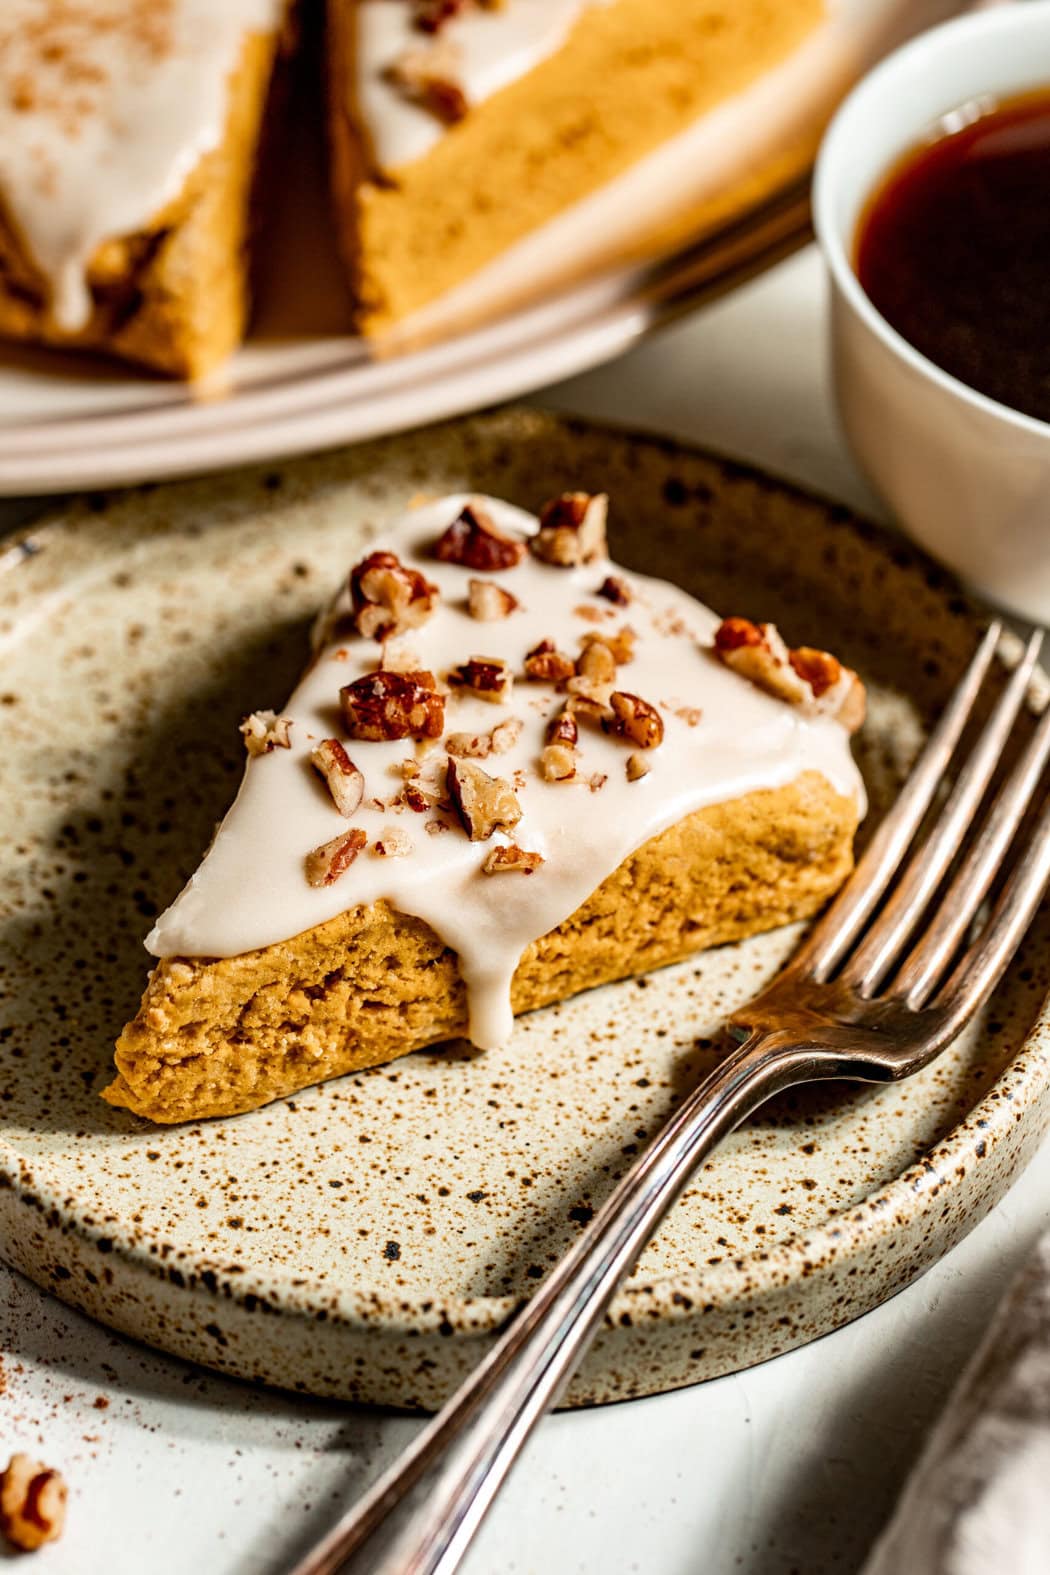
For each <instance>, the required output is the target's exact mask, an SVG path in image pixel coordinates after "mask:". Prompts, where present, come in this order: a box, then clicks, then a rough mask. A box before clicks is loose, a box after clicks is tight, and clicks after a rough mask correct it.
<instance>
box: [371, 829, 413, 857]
mask: <svg viewBox="0 0 1050 1575" xmlns="http://www.w3.org/2000/svg"><path fill="white" fill-rule="evenodd" d="M372 852H373V853H374V854H375V856H376V858H378V859H403V858H404V857H405V855H406V854H408V853H411V852H412V838H411V837H410V836H409V834H408V832H407V831H402V830H401V829H400V827H399V826H384V827H383V830H382V832H381V833H380V835H379V836H378V837H377V838H376V840H375V841H374V842H373V844H372Z"/></svg>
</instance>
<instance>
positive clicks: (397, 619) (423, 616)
mask: <svg viewBox="0 0 1050 1575" xmlns="http://www.w3.org/2000/svg"><path fill="white" fill-rule="evenodd" d="M439 594H440V593H439V591H438V588H437V586H436V585H432V584H431V583H430V581H429V580H428V579H426V578H425V576H424V575H422V574H420V572H419V570H418V569H410V568H408V566H407V565H406V564H404V563H402V562H401V559H400V558H399V557H398V556H397V553H396V552H370V553H369V554H368V556H367V557H366V558H362V559H361V562H360V563H357V564H355V565H354V567H353V568H352V569H351V571H350V600H351V603H352V605H353V609H354V628H355V629H356V630H357V632H358V634H363V635H364V636H365V637H366V639H370V640H387V639H389V638H390V636H391V635H392V634H403V633H404V631H405V630H406V629H418V628H419V626H420V624H422V623H425V622H426V620H427V619H428V618H429V617H430V615H431V613H432V612H433V611H434V608H435V607H436V606H437V603H438V597H439Z"/></svg>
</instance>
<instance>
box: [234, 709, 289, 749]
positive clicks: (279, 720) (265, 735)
mask: <svg viewBox="0 0 1050 1575" xmlns="http://www.w3.org/2000/svg"><path fill="white" fill-rule="evenodd" d="M291 727H292V721H291V718H290V717H287V716H278V715H277V713H276V712H275V711H253V712H252V714H251V716H246V717H245V719H244V721H243V722H242V723H241V726H240V731H241V733H242V735H243V737H244V747H245V749H246V750H247V751H248V753H249V754H250V755H268V754H269V753H270V751H271V749H291V747H292V740H291Z"/></svg>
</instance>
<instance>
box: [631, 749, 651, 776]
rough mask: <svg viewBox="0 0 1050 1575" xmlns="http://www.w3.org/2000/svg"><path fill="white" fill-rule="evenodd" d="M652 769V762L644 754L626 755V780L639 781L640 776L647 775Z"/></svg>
mask: <svg viewBox="0 0 1050 1575" xmlns="http://www.w3.org/2000/svg"><path fill="white" fill-rule="evenodd" d="M652 769H653V767H652V762H651V761H650V760H648V759H647V758H646V757H645V755H639V754H630V755H628V756H627V780H628V782H638V781H640V780H641V778H642V777H647V776H648V775H649V773H650V771H651V770H652Z"/></svg>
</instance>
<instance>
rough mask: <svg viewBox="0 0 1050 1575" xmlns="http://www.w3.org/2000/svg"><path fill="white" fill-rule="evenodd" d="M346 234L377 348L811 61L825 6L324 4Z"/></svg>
mask: <svg viewBox="0 0 1050 1575" xmlns="http://www.w3.org/2000/svg"><path fill="white" fill-rule="evenodd" d="M327 14H328V45H327V61H328V75H329V122H330V140H331V145H332V183H333V194H334V204H335V216H336V224H337V225H338V227H339V231H340V236H341V240H342V247H343V251H344V254H345V256H346V260H347V265H348V267H349V269H350V273H351V276H352V282H353V285H354V288H355V292H356V295H357V300H358V320H359V323H360V326H361V327H362V329H363V330H364V331H365V332H367V333H376V332H379V331H381V330H382V329H384V328H386V327H388V326H389V325H390V324H392V323H396V322H398V321H400V320H401V319H403V318H405V317H407V316H409V315H411V314H412V313H414V312H416V311H418V310H419V309H420V308H421V307H423V306H425V305H427V304H428V303H429V302H431V301H433V300H434V299H435V298H436V297H438V296H441V295H443V294H444V293H445V292H447V291H449V290H451V289H452V288H453V287H454V286H456V285H458V284H461V283H462V282H463V281H464V280H467V279H469V278H470V277H471V276H472V275H473V274H475V273H476V272H477V271H478V269H480V268H481V267H482V266H483V265H484V264H486V263H488V262H490V261H491V260H492V259H493V258H495V257H497V256H499V255H500V254H501V253H502V252H504V251H505V250H506V249H507V248H508V247H510V246H511V245H513V244H514V243H515V242H516V241H518V240H520V239H522V237H524V236H526V235H528V234H529V233H530V232H531V231H534V230H536V229H537V228H538V227H539V226H541V225H543V224H544V223H546V221H548V220H550V219H552V218H554V217H555V216H556V215H557V214H559V213H561V212H563V211H564V210H565V209H567V208H569V207H571V206H572V205H573V204H575V203H578V202H580V201H582V200H583V199H585V198H587V197H589V196H591V195H592V194H593V193H595V192H597V191H600V190H602V189H603V188H610V186H611V183H612V182H614V181H615V180H616V179H617V177H619V176H621V175H623V174H624V173H625V172H626V171H627V170H628V169H630V168H631V167H632V166H634V165H637V164H638V163H639V161H641V160H643V159H644V158H645V157H646V156H647V155H649V154H651V153H654V152H655V151H656V150H657V149H659V148H660V147H662V146H664V145H666V144H668V143H669V142H670V141H671V140H672V139H674V138H675V137H677V136H680V135H685V134H687V133H688V131H689V130H690V128H691V127H692V126H693V125H694V124H695V123H696V122H697V121H698V120H699V119H700V117H701V116H703V115H704V114H705V113H706V112H708V111H709V110H711V109H713V108H714V107H715V106H716V105H718V104H719V103H721V102H723V101H724V100H726V99H728V98H731V97H732V96H733V95H734V94H736V93H738V92H740V91H741V90H742V89H743V88H746V87H747V86H748V84H749V83H751V82H753V81H754V80H755V79H756V78H757V77H759V76H760V75H761V74H762V73H763V72H765V71H767V70H769V69H770V68H771V67H774V66H776V65H777V64H779V63H780V62H781V61H783V60H784V59H785V58H786V57H787V56H788V55H790V54H791V53H792V52H793V51H794V50H795V49H797V48H798V47H799V46H800V45H801V44H802V43H803V41H804V40H805V39H806V38H807V37H808V36H809V34H810V33H811V32H812V31H813V30H814V29H815V28H817V27H818V25H819V24H820V23H821V22H822V21H823V20H824V19H825V17H826V8H825V4H824V0H328V13H327Z"/></svg>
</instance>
